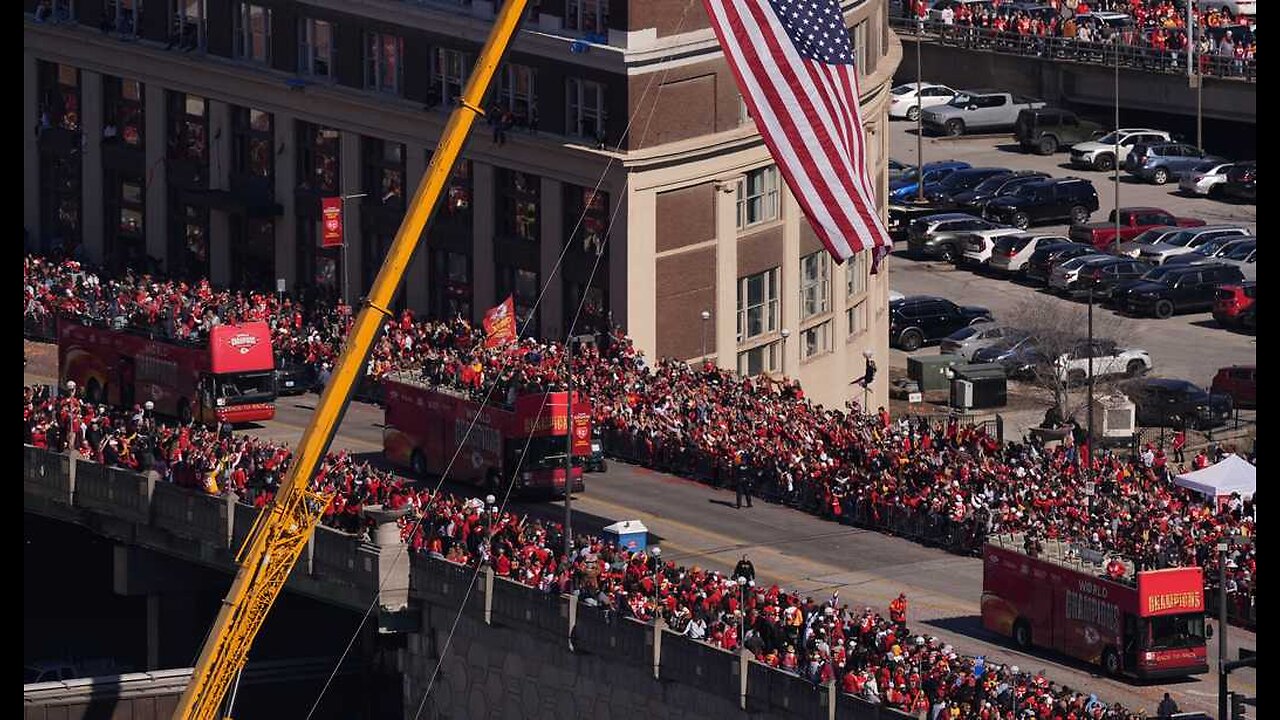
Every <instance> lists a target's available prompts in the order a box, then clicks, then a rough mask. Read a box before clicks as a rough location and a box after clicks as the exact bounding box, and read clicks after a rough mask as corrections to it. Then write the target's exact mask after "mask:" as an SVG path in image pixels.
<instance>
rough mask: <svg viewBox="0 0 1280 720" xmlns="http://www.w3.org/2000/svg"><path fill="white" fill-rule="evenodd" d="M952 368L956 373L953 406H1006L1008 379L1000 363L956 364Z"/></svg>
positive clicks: (952, 397)
mask: <svg viewBox="0 0 1280 720" xmlns="http://www.w3.org/2000/svg"><path fill="white" fill-rule="evenodd" d="M951 370H952V372H953V373H954V375H955V377H954V379H953V380H952V381H951V383H952V384H951V404H952V406H953V407H960V408H972V409H974V410H980V409H983V408H996V407H1004V406H1005V404H1006V403H1007V402H1008V399H1007V398H1008V380H1007V379H1006V377H1005V373H1004V368H1002V367H1000V366H999V365H996V364H994V363H979V364H976V365H956V366H955V367H953V368H951Z"/></svg>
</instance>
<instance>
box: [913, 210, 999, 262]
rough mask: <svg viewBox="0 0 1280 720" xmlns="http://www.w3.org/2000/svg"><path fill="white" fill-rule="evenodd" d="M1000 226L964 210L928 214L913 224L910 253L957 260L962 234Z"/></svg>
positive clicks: (945, 260) (950, 260)
mask: <svg viewBox="0 0 1280 720" xmlns="http://www.w3.org/2000/svg"><path fill="white" fill-rule="evenodd" d="M999 227H1001V226H1000V225H997V224H995V223H993V222H990V221H987V220H983V219H982V218H976V217H974V216H972V215H965V214H963V213H939V214H936V215H928V216H926V217H922V218H920V219H919V220H915V221H913V222H912V223H911V229H910V230H909V231H908V233H907V252H908V253H910V254H911V255H913V256H916V257H927V258H936V259H939V260H942V261H944V262H955V260H956V258H958V257H960V253H961V252H962V251H963V247H964V246H963V245H962V242H963V240H962V238H961V236H962V235H964V234H967V233H970V232H973V231H975V230H994V229H997V228H999Z"/></svg>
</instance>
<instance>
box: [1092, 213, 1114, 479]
mask: <svg viewBox="0 0 1280 720" xmlns="http://www.w3.org/2000/svg"><path fill="white" fill-rule="evenodd" d="M1117 215H1118V214H1117ZM1088 325H1089V400H1088V407H1089V411H1088V412H1089V435H1088V442H1087V443H1086V448H1087V449H1088V451H1089V453H1088V456H1087V457H1086V458H1085V462H1086V463H1087V466H1086V467H1087V468H1088V470H1087V472H1088V475H1086V477H1087V478H1088V479H1089V480H1093V360H1094V349H1093V284H1092V283H1090V284H1089V323H1088Z"/></svg>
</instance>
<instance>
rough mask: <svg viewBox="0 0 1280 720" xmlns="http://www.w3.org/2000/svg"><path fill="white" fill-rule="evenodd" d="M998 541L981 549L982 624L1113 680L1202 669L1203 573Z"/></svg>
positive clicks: (1050, 545)
mask: <svg viewBox="0 0 1280 720" xmlns="http://www.w3.org/2000/svg"><path fill="white" fill-rule="evenodd" d="M1040 545H1041V546H1042V547H1043V550H1037V551H1036V552H1034V553H1028V552H1027V550H1026V549H1025V546H1024V538H1023V537H1022V536H1019V535H1014V536H1008V535H1006V536H1001V537H1000V538H995V539H992V541H990V542H988V543H987V544H986V545H985V546H984V547H983V551H982V558H983V561H982V565H983V573H982V626H983V627H984V628H986V629H988V630H991V631H994V632H997V633H1000V634H1002V635H1005V636H1009V637H1012V638H1013V640H1014V642H1015V643H1016V644H1017V645H1018V646H1020V647H1022V648H1023V649H1029V648H1031V647H1033V646H1037V647H1045V648H1051V649H1053V650H1057V651H1058V652H1061V653H1064V654H1066V655H1070V656H1071V657H1074V658H1078V659H1080V660H1086V661H1088V662H1091V663H1095V664H1097V665H1100V666H1102V668H1103V670H1105V671H1106V672H1107V674H1109V675H1112V676H1121V675H1129V676H1133V677H1138V678H1162V677H1181V676H1185V675H1196V674H1201V673H1205V672H1208V671H1209V665H1208V661H1207V660H1206V655H1205V623H1204V612H1205V607H1204V572H1203V570H1202V569H1201V568H1198V567H1185V568H1169V569H1165V570H1136V571H1135V569H1134V565H1133V563H1132V562H1131V561H1129V560H1127V559H1124V558H1119V557H1114V556H1104V555H1103V554H1102V553H1097V552H1096V551H1090V550H1087V549H1084V550H1080V549H1076V548H1073V547H1069V546H1067V545H1066V544H1063V543H1060V542H1057V541H1050V540H1044V541H1041V542H1040Z"/></svg>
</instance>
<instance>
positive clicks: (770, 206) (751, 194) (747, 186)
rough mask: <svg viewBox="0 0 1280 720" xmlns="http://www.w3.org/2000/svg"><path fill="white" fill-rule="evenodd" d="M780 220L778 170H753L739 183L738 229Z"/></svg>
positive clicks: (768, 168)
mask: <svg viewBox="0 0 1280 720" xmlns="http://www.w3.org/2000/svg"><path fill="white" fill-rule="evenodd" d="M776 219H778V168H777V167H775V166H773V165H770V166H769V167H764V168H760V169H758V170H752V171H751V172H749V173H747V176H746V177H745V178H743V179H742V180H739V181H738V229H739V230H742V229H743V228H747V227H750V226H752V225H756V224H758V223H762V222H768V221H770V220H776Z"/></svg>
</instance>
